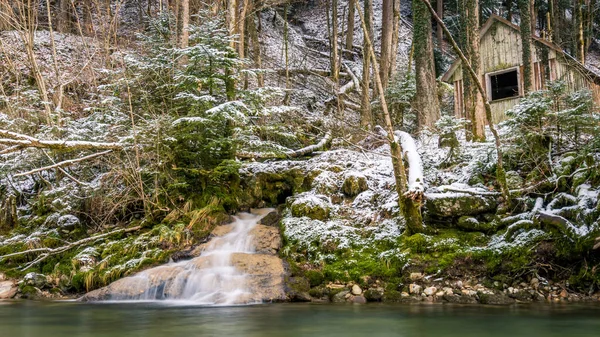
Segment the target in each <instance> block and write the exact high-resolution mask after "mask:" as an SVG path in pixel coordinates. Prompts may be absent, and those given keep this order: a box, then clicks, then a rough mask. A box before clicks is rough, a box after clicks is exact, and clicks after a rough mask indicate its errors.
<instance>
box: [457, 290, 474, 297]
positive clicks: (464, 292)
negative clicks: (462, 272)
mask: <svg viewBox="0 0 600 337" xmlns="http://www.w3.org/2000/svg"><path fill="white" fill-rule="evenodd" d="M461 293H462V294H463V295H465V296H475V295H477V292H476V291H475V290H469V289H463V290H462V291H461Z"/></svg>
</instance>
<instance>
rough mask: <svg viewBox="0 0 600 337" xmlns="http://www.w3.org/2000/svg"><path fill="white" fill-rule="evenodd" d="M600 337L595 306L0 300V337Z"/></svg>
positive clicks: (599, 315)
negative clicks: (214, 304) (219, 304)
mask: <svg viewBox="0 0 600 337" xmlns="http://www.w3.org/2000/svg"><path fill="white" fill-rule="evenodd" d="M20 336H31V337H55V336H56V337H58V336H60V337H63V336H65V337H66V336H69V337H70V336H82V337H85V336H144V337H153V336H168V337H178V336H184V337H194V336H257V337H258V336H260V337H270V336H286V337H293V336H318V337H326V336H368V337H375V336H407V337H409V336H410V337H423V336H436V337H438V336H448V337H452V336H457V337H458V336H460V337H469V336H477V337H481V336H508V337H519V336H527V337H537V336H543V337H554V336H561V337H575V336H590V337H591V336H594V337H598V336H600V306H594V305H574V304H569V305H562V306H560V305H552V306H550V305H547V306H543V305H531V306H511V307H491V306H490V307H488V306H455V305H442V304H434V305H424V304H419V305H329V304H327V305H325V304H322V305H317V304H271V305H256V306H240V307H193V306H174V305H165V304H156V303H131V304H128V303H111V304H82V303H72V302H71V303H65V302H62V303H60V302H45V303H44V302H32V301H22V302H0V337H20Z"/></svg>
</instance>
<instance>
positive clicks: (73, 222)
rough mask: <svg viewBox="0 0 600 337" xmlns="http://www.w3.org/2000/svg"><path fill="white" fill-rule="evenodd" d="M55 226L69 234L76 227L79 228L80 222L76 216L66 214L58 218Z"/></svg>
mask: <svg viewBox="0 0 600 337" xmlns="http://www.w3.org/2000/svg"><path fill="white" fill-rule="evenodd" d="M56 224H57V226H58V228H60V229H61V230H64V231H68V232H70V231H72V230H74V229H75V228H76V227H77V226H79V224H80V221H79V218H77V217H76V216H74V215H71V214H67V215H63V216H61V217H60V218H58V220H57V221H56Z"/></svg>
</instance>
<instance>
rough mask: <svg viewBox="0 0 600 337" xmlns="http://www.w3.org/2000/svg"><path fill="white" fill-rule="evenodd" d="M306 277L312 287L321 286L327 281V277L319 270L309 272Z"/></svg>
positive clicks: (305, 274)
mask: <svg viewBox="0 0 600 337" xmlns="http://www.w3.org/2000/svg"><path fill="white" fill-rule="evenodd" d="M304 276H305V277H306V278H307V279H308V282H309V283H310V286H311V287H316V286H318V285H321V284H323V282H324V281H325V276H324V275H323V273H322V272H320V271H318V270H307V271H306V272H305V273H304Z"/></svg>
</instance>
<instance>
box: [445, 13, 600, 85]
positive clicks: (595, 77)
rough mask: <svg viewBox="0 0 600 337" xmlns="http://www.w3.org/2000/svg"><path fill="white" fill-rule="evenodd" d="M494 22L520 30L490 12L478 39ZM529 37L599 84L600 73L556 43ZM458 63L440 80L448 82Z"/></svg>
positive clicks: (454, 63) (457, 60)
mask: <svg viewBox="0 0 600 337" xmlns="http://www.w3.org/2000/svg"><path fill="white" fill-rule="evenodd" d="M494 22H500V23H502V24H504V25H505V26H507V27H509V28H511V29H514V30H515V31H517V32H520V31H521V28H520V27H519V26H518V25H516V24H514V23H512V22H510V21H508V20H506V19H505V18H503V17H501V16H498V15H496V14H492V15H491V16H490V18H489V19H488V20H487V21H486V22H485V24H484V25H483V26H482V27H481V30H480V31H479V39H480V40H481V39H483V37H484V36H485V35H486V34H487V33H488V32H489V30H490V28H491V27H492V25H493V24H494ZM531 37H532V38H533V40H534V41H535V42H538V43H541V44H543V45H545V46H547V47H548V48H551V49H553V50H554V51H556V52H557V53H559V54H561V55H563V56H564V57H565V58H567V60H568V61H569V64H571V65H572V66H574V67H575V68H577V69H578V70H579V71H581V72H582V73H583V74H584V75H587V76H588V77H589V78H590V79H591V80H592V81H593V82H595V83H598V84H600V75H599V74H597V73H595V72H594V71H592V70H591V69H589V68H587V67H586V66H585V65H583V64H581V63H580V62H579V61H577V59H575V58H574V57H572V56H571V55H569V54H567V53H565V52H564V51H563V50H562V48H560V47H559V46H558V45H556V44H554V43H552V42H550V41H548V40H545V39H542V38H541V37H539V36H536V35H535V34H532V36H531ZM460 63H461V60H460V58H456V60H454V62H453V63H452V65H451V66H450V69H448V71H446V73H445V74H444V75H443V76H442V81H444V82H449V81H450V79H451V78H452V75H454V72H455V71H456V69H458V66H459V65H460Z"/></svg>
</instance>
